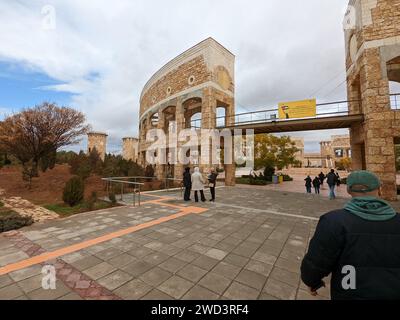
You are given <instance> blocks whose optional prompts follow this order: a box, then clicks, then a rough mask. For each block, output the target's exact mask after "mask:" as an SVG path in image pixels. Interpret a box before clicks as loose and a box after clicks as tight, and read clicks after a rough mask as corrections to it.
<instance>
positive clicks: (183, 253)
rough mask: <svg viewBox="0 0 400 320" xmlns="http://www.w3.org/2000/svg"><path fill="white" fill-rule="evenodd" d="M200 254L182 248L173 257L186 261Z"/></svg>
mask: <svg viewBox="0 0 400 320" xmlns="http://www.w3.org/2000/svg"><path fill="white" fill-rule="evenodd" d="M199 256H200V254H199V253H196V252H193V251H190V250H183V251H181V252H180V253H178V254H176V255H175V256H174V257H175V258H178V259H179V260H183V261H186V262H189V263H190V262H192V261H193V260H195V259H196V258H198V257H199Z"/></svg>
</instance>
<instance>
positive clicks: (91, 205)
mask: <svg viewBox="0 0 400 320" xmlns="http://www.w3.org/2000/svg"><path fill="white" fill-rule="evenodd" d="M96 202H97V193H96V191H93V192H92V194H91V195H90V197H89V198H88V199H87V200H86V207H87V208H88V209H89V210H90V211H92V210H93V209H94V207H95V204H96Z"/></svg>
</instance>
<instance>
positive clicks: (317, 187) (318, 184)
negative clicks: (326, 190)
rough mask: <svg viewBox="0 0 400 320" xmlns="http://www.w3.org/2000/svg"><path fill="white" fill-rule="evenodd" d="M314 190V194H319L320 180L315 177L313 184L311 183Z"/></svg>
mask: <svg viewBox="0 0 400 320" xmlns="http://www.w3.org/2000/svg"><path fill="white" fill-rule="evenodd" d="M312 184H313V186H314V189H315V194H319V193H320V186H321V180H319V178H318V177H315V178H314V180H313V182H312Z"/></svg>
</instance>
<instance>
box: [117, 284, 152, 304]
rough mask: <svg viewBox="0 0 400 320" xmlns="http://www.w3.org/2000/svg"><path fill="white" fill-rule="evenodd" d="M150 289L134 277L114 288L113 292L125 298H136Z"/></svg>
mask: <svg viewBox="0 0 400 320" xmlns="http://www.w3.org/2000/svg"><path fill="white" fill-rule="evenodd" d="M151 289H152V287H151V286H149V285H148V284H146V283H144V282H143V281H141V280H139V279H134V280H131V281H129V282H128V283H126V284H124V285H123V286H121V287H119V288H118V289H117V290H114V291H113V293H114V294H116V295H117V296H119V297H121V298H123V299H125V300H138V299H140V298H142V297H143V296H144V295H146V294H147V293H148V292H149V291H150V290H151Z"/></svg>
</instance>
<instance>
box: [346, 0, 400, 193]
mask: <svg viewBox="0 0 400 320" xmlns="http://www.w3.org/2000/svg"><path fill="white" fill-rule="evenodd" d="M350 5H351V6H353V8H355V15H354V21H353V24H352V25H351V26H350V27H349V28H346V30H345V38H346V69H347V86H348V90H347V91H348V100H353V102H351V103H350V108H349V109H350V113H351V114H364V123H362V124H358V125H354V126H353V127H352V128H351V149H352V163H353V169H368V170H371V171H373V172H375V173H377V174H378V175H379V176H380V178H381V180H382V182H383V186H382V193H383V197H384V198H385V199H387V200H396V198H397V197H396V169H395V153H394V141H395V138H396V137H400V111H398V110H397V111H396V110H392V109H391V106H390V95H389V94H390V90H389V81H395V82H400V65H399V64H398V63H396V62H398V60H399V57H400V28H399V26H400V0H352V1H350Z"/></svg>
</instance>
